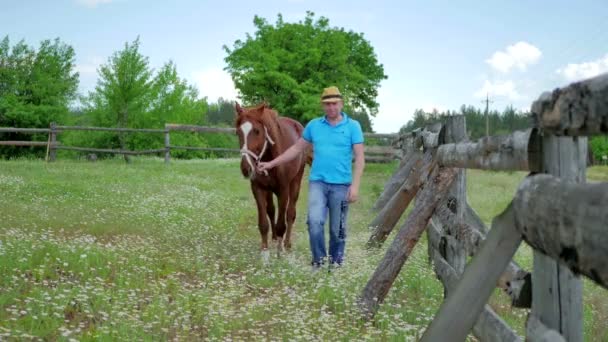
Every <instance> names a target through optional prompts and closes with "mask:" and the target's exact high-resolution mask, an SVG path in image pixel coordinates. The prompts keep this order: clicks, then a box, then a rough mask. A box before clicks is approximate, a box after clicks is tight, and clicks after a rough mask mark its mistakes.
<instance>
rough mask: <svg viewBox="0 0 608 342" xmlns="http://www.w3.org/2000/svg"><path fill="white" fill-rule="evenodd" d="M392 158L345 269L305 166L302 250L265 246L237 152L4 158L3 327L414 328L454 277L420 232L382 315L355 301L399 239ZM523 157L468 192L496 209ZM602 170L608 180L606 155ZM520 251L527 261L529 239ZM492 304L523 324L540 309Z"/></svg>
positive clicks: (248, 333) (212, 335)
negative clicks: (311, 223) (311, 230)
mask: <svg viewBox="0 0 608 342" xmlns="http://www.w3.org/2000/svg"><path fill="white" fill-rule="evenodd" d="M394 167H395V165H394V164H391V165H373V164H368V165H367V166H366V171H365V174H364V183H363V185H362V189H361V200H360V201H359V202H358V203H356V204H355V205H353V206H352V209H351V214H350V218H349V220H350V221H349V229H350V232H349V234H350V235H349V240H348V245H347V254H348V260H349V263H348V264H347V265H346V266H345V267H344V268H343V269H341V270H340V271H339V272H335V273H331V274H328V273H326V272H322V273H318V274H314V275H313V274H311V273H310V270H309V267H308V261H309V249H308V235H307V233H306V225H305V216H306V206H305V203H306V198H307V190H306V189H307V187H306V185H307V181H306V180H305V181H304V183H303V190H302V193H301V196H300V201H299V203H298V218H297V222H296V232H295V245H294V250H293V252H291V253H290V254H288V255H284V256H283V257H282V258H280V259H279V258H276V257H274V256H273V258H272V260H271V263H270V264H269V265H266V266H264V265H263V264H262V262H261V260H260V256H259V250H258V248H259V233H258V231H257V227H256V222H257V219H256V211H255V204H254V201H253V198H252V196H251V194H250V190H249V184H248V181H246V180H245V179H243V178H242V176H241V175H240V173H239V169H238V162H237V161H234V160H224V161H218V160H216V161H214V160H204V161H200V160H199V161H194V160H192V161H173V162H172V164H171V165H164V164H163V163H162V160H160V159H147V158H142V159H134V162H133V163H132V164H130V165H126V164H125V163H124V162H123V161H121V160H120V159H112V160H104V161H99V162H97V163H88V162H84V161H82V162H80V161H68V160H60V161H58V162H56V163H52V164H45V163H43V162H41V161H30V160H16V161H1V162H0V194H1V196H0V217H1V220H0V260H1V261H2V262H1V263H0V339H1V340H3V339H7V340H8V339H27V338H28V337H32V336H33V337H38V338H42V339H45V340H69V339H71V338H73V339H77V340H85V341H86V340H108V341H109V340H135V339H137V340H140V339H145V340H149V339H163V340H166V339H174V338H178V339H186V340H192V339H201V338H203V339H208V340H225V339H236V340H244V339H246V340H250V339H256V340H257V339H272V340H290V339H295V340H300V339H304V340H311V339H322V340H344V341H346V340H366V339H372V340H404V339H406V340H415V339H416V337H418V336H420V333H421V332H422V331H423V330H424V328H425V327H426V325H427V324H428V323H429V322H430V321H431V320H432V318H433V316H434V314H435V312H436V310H437V308H438V307H439V305H440V303H441V301H442V296H443V289H442V286H441V284H440V283H439V282H438V281H437V280H436V278H435V275H434V273H433V271H432V269H431V267H430V266H429V264H428V262H427V257H426V246H425V244H426V241H425V239H424V238H423V239H422V240H421V243H420V245H419V246H417V247H416V249H415V250H414V253H413V255H412V257H411V258H410V259H409V260H408V261H407V263H406V265H405V266H404V269H403V270H402V272H401V275H400V276H399V278H398V279H397V280H396V282H395V283H394V285H393V288H392V290H391V291H390V293H389V295H388V297H387V299H386V301H385V303H384V304H383V305H382V307H381V308H380V311H379V313H378V315H377V317H376V318H375V319H374V320H373V321H372V322H365V321H364V320H362V319H360V317H359V314H358V311H357V308H356V305H355V301H356V299H357V296H358V295H359V293H360V292H361V290H362V288H363V286H365V284H366V282H367V280H368V279H369V277H370V276H371V274H372V273H373V271H374V269H375V266H376V265H377V264H378V262H379V260H380V259H381V258H382V256H383V254H384V251H385V250H386V248H387V246H388V244H387V245H386V246H384V247H383V248H382V249H380V250H379V251H374V252H368V251H366V250H365V248H364V246H365V242H366V241H367V238H368V237H369V230H368V228H367V224H368V223H369V222H370V221H371V220H372V219H373V215H374V214H373V213H372V212H371V211H370V208H371V206H372V205H373V203H374V201H375V199H376V198H377V196H378V195H379V194H380V192H381V191H382V187H383V184H384V182H385V181H386V180H387V179H388V177H389V176H390V175H391V173H392V168H394ZM523 177H524V174H523V173H495V172H482V171H473V170H470V171H468V173H467V182H468V183H467V188H468V200H469V202H470V203H471V205H472V206H473V207H474V208H475V209H476V210H477V211H478V213H479V214H480V216H481V218H482V219H483V220H484V221H485V222H486V223H489V222H490V221H491V218H492V217H494V216H495V215H497V214H498V213H499V212H500V211H501V210H503V209H504V208H505V207H506V205H507V204H508V202H509V201H510V199H511V198H512V196H513V194H514V191H515V188H516V187H517V185H518V183H519V181H520V180H521V179H522V178H523ZM588 178H589V179H590V180H592V179H594V180H607V179H608V169H607V168H606V167H603V168H602V167H596V168H592V169H590V170H589V172H588ZM516 259H517V261H518V262H520V264H521V265H522V266H524V267H526V268H528V269H530V268H531V264H532V253H531V251H530V249H529V248H527V247H525V246H524V247H521V248H520V251H519V252H518V254H517V256H516ZM584 291H585V335H586V337H587V339H588V340H606V339H607V338H608V335H607V334H608V332H607V331H608V330H607V328H606V326H605V322H606V319H608V298H607V296H606V293H605V291H604V290H602V289H601V288H598V287H597V286H595V285H594V284H592V283H591V282H587V281H586V282H585V289H584ZM490 304H491V305H492V306H493V307H494V308H495V310H496V311H497V312H498V313H499V314H500V315H501V316H502V317H503V318H504V319H505V320H506V321H507V322H509V324H512V326H513V327H514V328H515V329H517V331H518V332H519V333H520V334H523V327H524V321H525V318H526V315H527V313H528V311H527V310H519V309H511V308H510V306H509V301H508V299H507V298H506V296H505V295H504V294H502V293H500V292H499V291H498V290H496V292H495V294H494V295H493V297H492V298H491V301H490Z"/></svg>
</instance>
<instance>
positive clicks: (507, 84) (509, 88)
mask: <svg viewBox="0 0 608 342" xmlns="http://www.w3.org/2000/svg"><path fill="white" fill-rule="evenodd" d="M486 94H487V95H489V96H505V97H507V98H508V99H509V100H519V99H521V95H520V94H519V93H518V92H517V90H516V89H515V83H513V81H497V82H490V81H488V80H485V82H484V83H483V86H482V87H481V89H479V90H478V91H476V92H475V94H474V95H475V97H479V98H482V97H485V96H486Z"/></svg>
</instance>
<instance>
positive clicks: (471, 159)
mask: <svg viewBox="0 0 608 342" xmlns="http://www.w3.org/2000/svg"><path fill="white" fill-rule="evenodd" d="M539 151H540V138H539V136H538V134H537V133H536V130H535V129H528V130H526V131H515V132H513V133H511V134H509V135H504V136H491V137H484V138H481V139H479V140H478V141H477V142H475V143H471V142H464V143H454V144H444V145H441V146H439V148H438V150H437V160H438V161H439V165H442V166H447V167H459V168H469V169H482V170H523V171H540V168H541V163H540V160H541V159H540V153H539Z"/></svg>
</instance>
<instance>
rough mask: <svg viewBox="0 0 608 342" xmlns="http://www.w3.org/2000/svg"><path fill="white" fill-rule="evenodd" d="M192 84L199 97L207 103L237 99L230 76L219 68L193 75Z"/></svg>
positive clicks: (197, 72)
mask: <svg viewBox="0 0 608 342" xmlns="http://www.w3.org/2000/svg"><path fill="white" fill-rule="evenodd" d="M193 79H194V84H195V85H196V87H197V88H198V90H199V93H200V95H201V96H206V97H207V100H209V101H212V102H213V101H217V99H218V98H220V97H222V98H224V99H226V100H234V99H236V98H237V91H236V89H235V88H234V83H233V82H232V79H231V78H230V75H228V73H226V72H225V71H224V70H222V69H221V68H217V67H211V68H207V69H204V70H201V71H196V72H194V73H193Z"/></svg>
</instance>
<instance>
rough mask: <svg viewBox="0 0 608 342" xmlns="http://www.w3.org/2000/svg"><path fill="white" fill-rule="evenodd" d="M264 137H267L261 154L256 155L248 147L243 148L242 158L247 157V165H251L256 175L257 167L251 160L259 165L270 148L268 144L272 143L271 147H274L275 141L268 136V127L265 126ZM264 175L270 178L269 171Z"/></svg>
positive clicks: (265, 171)
mask: <svg viewBox="0 0 608 342" xmlns="http://www.w3.org/2000/svg"><path fill="white" fill-rule="evenodd" d="M264 136H265V138H264V145H263V146H262V151H260V154H255V153H254V152H253V151H251V150H250V149H248V148H247V147H243V148H241V156H243V157H245V159H247V163H249V166H251V170H252V172H254V173H255V171H256V170H255V166H254V165H253V162H251V158H253V159H254V160H255V164H256V165H257V163H258V162H259V161H260V159H262V156H264V153H265V152H266V148H267V147H268V143H270V145H274V141H273V140H272V138H271V137H270V135H269V134H268V130H267V129H266V126H264ZM244 146H247V141H245V144H244ZM264 174H265V175H266V176H268V171H267V170H264Z"/></svg>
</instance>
